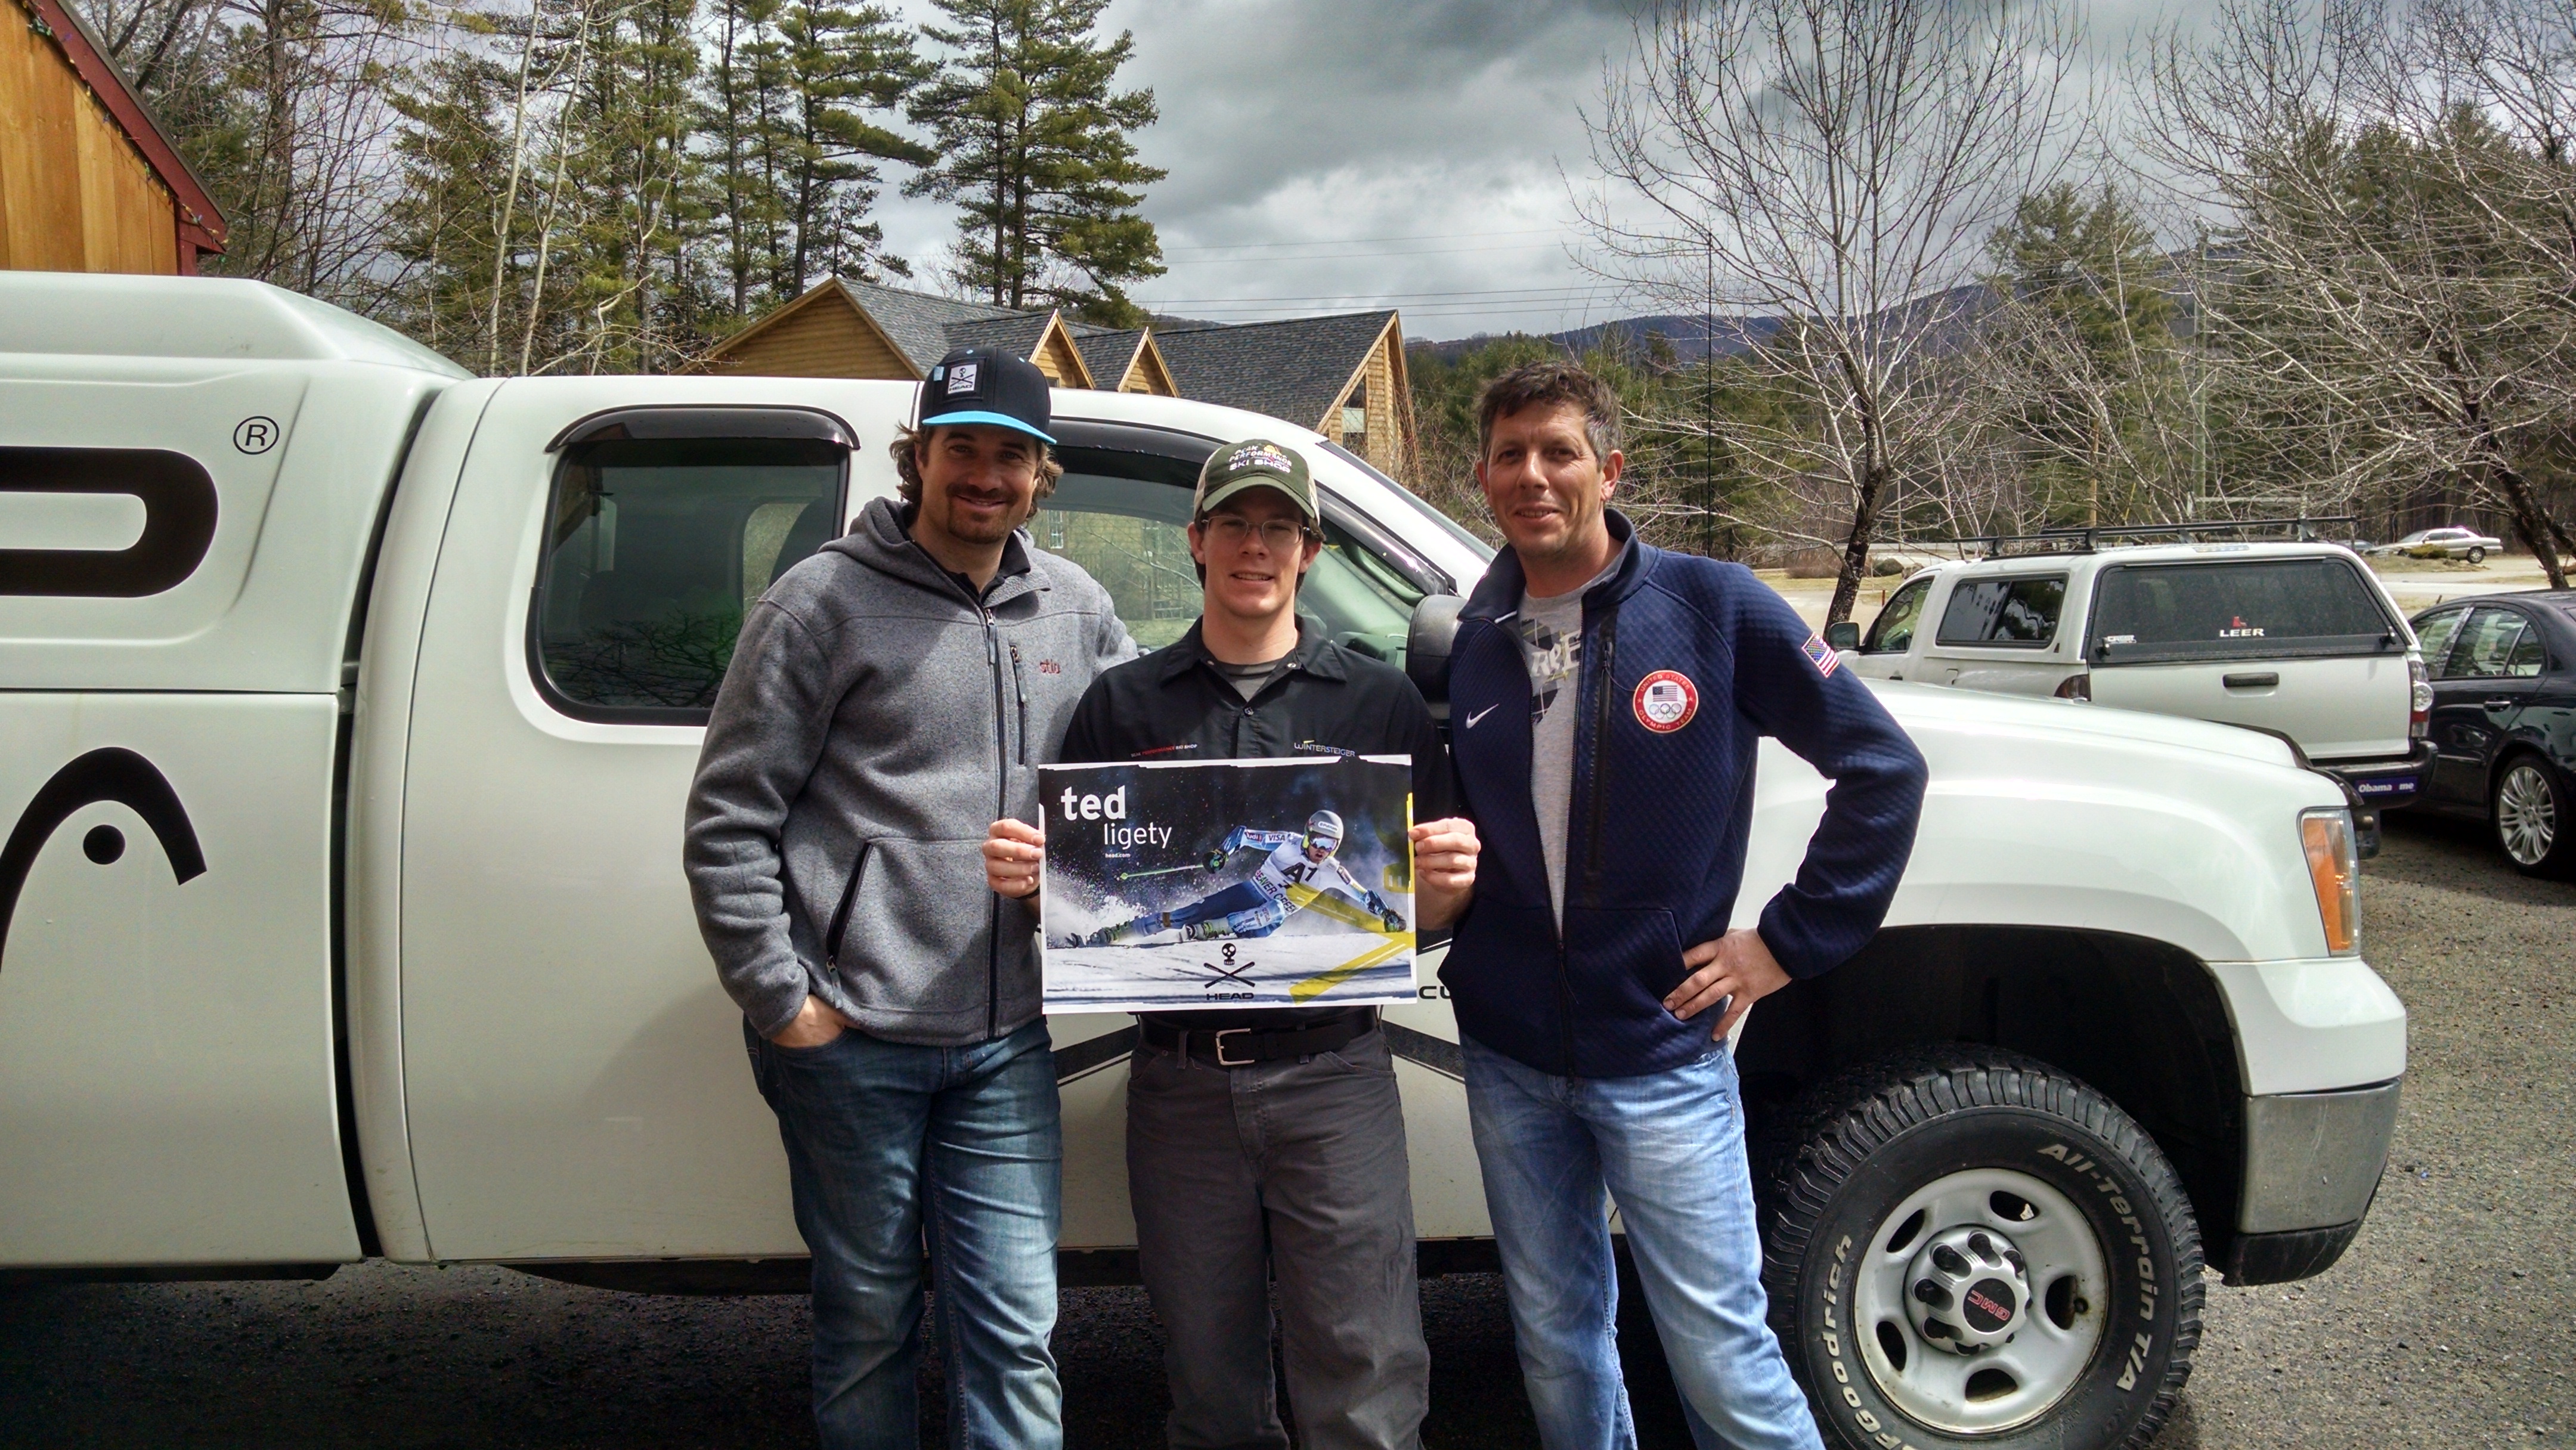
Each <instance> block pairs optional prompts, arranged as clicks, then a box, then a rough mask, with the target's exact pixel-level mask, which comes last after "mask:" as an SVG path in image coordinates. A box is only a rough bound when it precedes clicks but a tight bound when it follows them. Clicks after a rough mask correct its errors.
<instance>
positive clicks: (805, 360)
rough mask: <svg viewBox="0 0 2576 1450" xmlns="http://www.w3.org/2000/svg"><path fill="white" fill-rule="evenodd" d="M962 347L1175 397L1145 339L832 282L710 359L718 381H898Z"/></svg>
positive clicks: (1059, 316)
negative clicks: (750, 376)
mask: <svg viewBox="0 0 2576 1450" xmlns="http://www.w3.org/2000/svg"><path fill="white" fill-rule="evenodd" d="M961 347H997V348H1004V349H1007V350H1009V351H1011V352H1014V353H1017V354H1018V355H1019V356H1021V357H1024V358H1027V359H1028V360H1029V361H1031V362H1033V363H1036V364H1037V365H1038V370H1039V371H1041V372H1043V373H1045V374H1046V375H1047V378H1048V379H1049V380H1050V381H1052V382H1053V383H1054V384H1055V385H1056V386H1057V387H1060V388H1112V389H1116V390H1118V391H1122V392H1131V393H1162V394H1166V395H1169V394H1170V393H1171V391H1172V379H1171V373H1170V370H1169V369H1167V368H1165V367H1164V366H1163V358H1162V354H1161V353H1160V352H1159V351H1157V350H1156V348H1155V346H1154V340H1153V338H1152V337H1151V336H1150V335H1148V334H1146V333H1144V332H1142V331H1131V332H1116V331H1112V330H1110V329H1108V328H1103V327H1092V326H1089V325H1087V324H1084V323H1078V322H1075V321H1073V320H1071V319H1070V318H1067V317H1066V316H1065V315H1064V314H1063V313H1062V312H1060V311H1054V310H1048V311H1036V312H1023V311H1020V310H1018V309H1016V308H1010V307H993V306H989V305H987V304H985V303H981V302H959V301H956V300H954V299H952V298H947V297H934V296H932V295H930V294H929V293H927V292H912V291H907V290H905V289H904V288H901V287H880V286H877V285H875V284H873V283H869V282H852V281H847V280H845V279H842V278H838V277H835V278H832V279H830V280H828V281H825V282H822V283H819V284H817V285H816V286H815V287H813V288H812V289H811V290H810V291H808V292H807V293H806V294H805V295H804V296H802V297H799V298H797V299H796V300H795V301H793V302H790V303H788V304H787V305H786V306H784V307H781V308H779V309H778V310H777V311H776V312H773V313H771V314H769V315H768V316H767V317H764V318H762V319H761V320H760V321H758V322H755V323H753V324H752V325H751V326H749V327H746V328H744V329H743V330H742V331H740V332H738V333H735V334H734V335H733V336H732V337H729V338H727V339H725V340H724V341H723V342H722V343H719V344H718V345H717V346H716V347H715V349H714V350H713V351H711V352H709V353H708V354H707V358H706V362H705V367H706V369H707V371H709V372H715V373H759V374H764V375H767V376H771V377H799V378H896V379H902V380H906V381H910V380H915V379H918V378H920V377H922V376H924V375H925V374H927V373H928V372H929V371H930V370H931V368H932V367H934V366H935V365H937V363H938V362H939V360H940V359H941V358H943V357H946V356H947V355H948V354H949V353H950V352H952V351H954V350H956V349H958V348H961Z"/></svg>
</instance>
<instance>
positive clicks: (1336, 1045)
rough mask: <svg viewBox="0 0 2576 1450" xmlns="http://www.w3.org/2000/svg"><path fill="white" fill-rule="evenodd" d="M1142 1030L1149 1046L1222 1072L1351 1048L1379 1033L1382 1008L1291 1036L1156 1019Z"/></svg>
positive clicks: (1292, 1032)
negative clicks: (1184, 1026) (1184, 1025)
mask: <svg viewBox="0 0 2576 1450" xmlns="http://www.w3.org/2000/svg"><path fill="white" fill-rule="evenodd" d="M1137 1025H1138V1026H1139V1027H1140V1028H1142V1029H1143V1035H1144V1038H1145V1045H1146V1046H1147V1047H1151V1048H1156V1049H1159V1050H1160V1051H1163V1052H1173V1053H1180V1054H1182V1055H1184V1056H1188V1057H1195V1058H1197V1059H1198V1060H1199V1061H1201V1062H1206V1063H1213V1064H1214V1065H1216V1066H1218V1067H1250V1066H1252V1065H1253V1064H1254V1063H1258V1062H1277V1061H1279V1060H1280V1059H1282V1058H1288V1057H1312V1056H1314V1055H1315V1054H1316V1053H1319V1052H1337V1051H1339V1050H1341V1049H1342V1048H1345V1047H1348V1046H1350V1045H1351V1044H1352V1043H1353V1042H1356V1041H1358V1040H1359V1039H1360V1038H1363V1037H1366V1036H1367V1035H1368V1034H1370V1033H1372V1032H1375V1031H1376V1030H1377V1009H1375V1008H1370V1009H1368V1010H1366V1011H1363V1012H1356V1013H1353V1014H1352V1015H1350V1016H1348V1017H1343V1018H1340V1019H1338V1020H1336V1021H1332V1022H1326V1023H1324V1024H1322V1025H1320V1026H1316V1027H1306V1028H1301V1029H1298V1030H1296V1031H1291V1032H1260V1031H1255V1030H1254V1029H1252V1028H1250V1027H1227V1028H1224V1029H1221V1030H1217V1031H1210V1030H1208V1029H1206V1028H1194V1029H1190V1030H1186V1031H1185V1030H1183V1029H1181V1028H1178V1027H1167V1026H1165V1025H1163V1024H1162V1023H1160V1022H1155V1021H1152V1020H1150V1019H1149V1020H1145V1021H1141V1022H1139V1023H1138V1024H1137Z"/></svg>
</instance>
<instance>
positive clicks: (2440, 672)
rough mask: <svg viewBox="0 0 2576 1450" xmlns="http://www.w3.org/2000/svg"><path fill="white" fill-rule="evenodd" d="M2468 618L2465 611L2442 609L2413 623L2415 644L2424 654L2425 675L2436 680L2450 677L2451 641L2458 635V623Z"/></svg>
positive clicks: (2467, 613)
mask: <svg viewBox="0 0 2576 1450" xmlns="http://www.w3.org/2000/svg"><path fill="white" fill-rule="evenodd" d="M2468 617H2469V612H2468V611H2467V610H2465V609H2443V610H2436V611H2435V612H2433V613H2431V614H2428V615H2425V616H2424V617H2423V618H2422V619H2419V620H2417V621H2416V622H2415V642H2416V644H2417V645H2418V646H2419V647H2420V648H2421V649H2422V650H2423V652H2424V672H2425V673H2426V674H2429V675H2431V676H2432V677H2433V678H2434V679H2437V680H2447V679H2449V678H2450V677H2451V641H2452V640H2453V639H2454V638H2455V637H2456V636H2457V635H2458V633H2459V629H2460V621H2461V620H2463V619H2466V618H2468Z"/></svg>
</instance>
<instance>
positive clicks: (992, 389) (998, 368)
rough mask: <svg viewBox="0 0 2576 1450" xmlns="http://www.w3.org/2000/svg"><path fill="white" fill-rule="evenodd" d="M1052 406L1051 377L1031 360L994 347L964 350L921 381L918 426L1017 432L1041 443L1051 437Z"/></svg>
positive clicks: (915, 420) (915, 422)
mask: <svg viewBox="0 0 2576 1450" xmlns="http://www.w3.org/2000/svg"><path fill="white" fill-rule="evenodd" d="M1050 416H1051V415H1050V405H1049V403H1048V401H1047V375H1046V374H1044V373H1042V372H1039V371H1038V368H1037V364H1035V363H1032V362H1030V361H1029V360H1028V359H1026V358H1022V357H1013V356H1012V355H1011V354H1009V353H1007V352H1003V351H1000V350H999V349H996V348H989V347H967V348H960V349H958V350H957V351H955V352H952V353H950V354H949V355H948V356H946V357H944V358H941V359H940V360H939V366H937V367H935V368H932V369H931V370H930V376H929V377H926V378H924V379H922V380H921V394H920V400H919V402H918V403H917V404H916V405H915V406H914V408H913V426H914V427H916V428H923V429H928V428H936V427H940V426H943V425H945V426H948V427H961V426H972V425H974V424H979V423H980V424H983V425H985V426H988V427H993V428H1013V429H1017V430H1018V431H1020V432H1022V433H1026V434H1028V435H1029V436H1030V437H1032V438H1035V439H1036V440H1038V441H1039V442H1041V443H1047V444H1052V443H1054V442H1055V439H1054V438H1053V437H1051V436H1049V435H1048V433H1047V426H1048V423H1049V421H1050Z"/></svg>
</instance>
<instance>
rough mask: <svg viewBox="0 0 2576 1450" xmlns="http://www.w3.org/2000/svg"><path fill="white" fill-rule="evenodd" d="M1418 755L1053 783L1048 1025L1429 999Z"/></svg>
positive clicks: (1119, 774) (1043, 797)
mask: <svg viewBox="0 0 2576 1450" xmlns="http://www.w3.org/2000/svg"><path fill="white" fill-rule="evenodd" d="M1412 789H1413V765H1412V761H1411V759H1410V758H1409V757H1407V756H1401V755H1367V756H1346V757H1340V758H1334V759H1325V760H1318V759H1316V758H1314V757H1312V756H1307V757H1301V758H1297V759H1288V760H1209V761H1150V762H1129V763H1124V764H1116V765H1050V766H1042V767H1040V768H1039V770H1038V796H1039V807H1040V810H1041V811H1042V813H1043V815H1044V822H1043V828H1044V830H1045V831H1046V861H1045V864H1044V866H1043V868H1042V869H1041V875H1040V878H1039V879H1040V882H1041V887H1040V900H1041V901H1042V903H1043V912H1042V915H1043V919H1044V932H1045V942H1044V946H1043V949H1042V951H1041V953H1040V964H1041V971H1042V972H1043V974H1044V978H1045V992H1046V1010H1047V1011H1049V1012H1168V1011H1176V1010H1198V1009H1202V1008H1210V1007H1326V1006H1343V1005H1360V1004H1366V1003H1396V1002H1412V1001H1417V1000H1419V999H1418V997H1417V996H1416V993H1415V982H1414V902H1413V846H1412V840H1411V837H1410V835H1409V834H1408V832H1409V830H1410V828H1411V826H1412V824H1413V821H1412Z"/></svg>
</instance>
